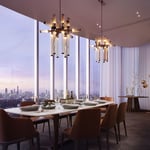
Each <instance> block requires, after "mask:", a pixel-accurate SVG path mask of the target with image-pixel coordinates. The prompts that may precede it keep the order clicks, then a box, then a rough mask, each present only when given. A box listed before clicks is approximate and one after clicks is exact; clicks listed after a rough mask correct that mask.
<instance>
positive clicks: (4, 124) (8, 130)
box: [0, 109, 37, 143]
mask: <svg viewBox="0 0 150 150" xmlns="http://www.w3.org/2000/svg"><path fill="white" fill-rule="evenodd" d="M35 134H37V132H36V130H35V128H34V126H33V123H32V121H31V120H30V119H27V118H12V117H10V116H9V115H8V114H7V112H5V111H4V110H3V109H0V143H6V142H9V141H12V142H13V141H15V140H17V139H24V138H27V137H32V136H33V135H35Z"/></svg>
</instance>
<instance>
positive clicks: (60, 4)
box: [59, 0, 61, 22]
mask: <svg viewBox="0 0 150 150" xmlns="http://www.w3.org/2000/svg"><path fill="white" fill-rule="evenodd" d="M59 21H60V22H61V0H59Z"/></svg>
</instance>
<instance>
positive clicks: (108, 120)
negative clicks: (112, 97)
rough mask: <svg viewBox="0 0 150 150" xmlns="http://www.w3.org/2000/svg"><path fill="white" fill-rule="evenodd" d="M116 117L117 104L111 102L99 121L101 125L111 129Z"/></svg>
mask: <svg viewBox="0 0 150 150" xmlns="http://www.w3.org/2000/svg"><path fill="white" fill-rule="evenodd" d="M116 118H117V104H111V105H109V106H108V108H107V111H106V114H105V116H104V118H103V121H102V123H101V127H102V128H104V129H111V128H113V127H114V126H115V124H116Z"/></svg>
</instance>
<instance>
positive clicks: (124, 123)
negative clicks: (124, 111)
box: [123, 120, 127, 136]
mask: <svg viewBox="0 0 150 150" xmlns="http://www.w3.org/2000/svg"><path fill="white" fill-rule="evenodd" d="M123 125H124V130H125V135H126V136H127V128H126V122H125V120H124V121H123Z"/></svg>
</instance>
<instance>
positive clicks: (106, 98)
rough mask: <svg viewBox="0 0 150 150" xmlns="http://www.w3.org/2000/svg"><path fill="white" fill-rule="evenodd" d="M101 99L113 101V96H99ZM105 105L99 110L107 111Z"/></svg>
mask: <svg viewBox="0 0 150 150" xmlns="http://www.w3.org/2000/svg"><path fill="white" fill-rule="evenodd" d="M100 99H101V100H105V101H109V102H114V99H113V97H108V96H105V97H100ZM107 108H108V107H107V106H104V107H101V108H100V110H101V112H102V113H106V111H107Z"/></svg>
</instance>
